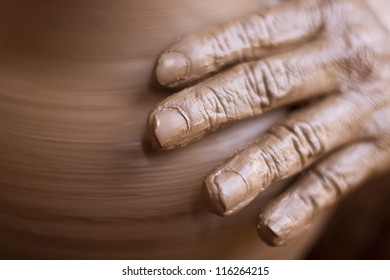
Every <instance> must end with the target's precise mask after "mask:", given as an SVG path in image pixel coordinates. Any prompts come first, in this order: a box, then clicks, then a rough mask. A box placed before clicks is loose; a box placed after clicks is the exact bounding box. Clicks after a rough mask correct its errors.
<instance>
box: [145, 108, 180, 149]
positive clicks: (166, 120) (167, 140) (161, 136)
mask: <svg viewBox="0 0 390 280" xmlns="http://www.w3.org/2000/svg"><path fill="white" fill-rule="evenodd" d="M148 126H149V127H148V138H149V140H150V142H151V143H152V146H153V147H154V148H156V149H159V150H171V149H174V148H176V146H177V143H180V141H181V138H182V137H183V135H184V134H185V132H186V130H187V121H186V119H185V118H184V117H183V115H182V114H181V113H180V112H179V111H178V110H176V109H174V108H162V109H157V110H155V111H153V112H151V113H150V115H149V118H148Z"/></svg>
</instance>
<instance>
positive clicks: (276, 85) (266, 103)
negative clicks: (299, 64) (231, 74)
mask: <svg viewBox="0 0 390 280" xmlns="http://www.w3.org/2000/svg"><path fill="white" fill-rule="evenodd" d="M246 73H247V76H248V79H249V80H250V81H252V83H251V84H253V85H254V86H253V87H252V88H253V90H252V92H253V93H254V94H255V96H256V97H257V98H258V99H259V103H260V106H261V107H262V108H270V107H272V105H273V104H274V102H275V101H277V100H278V99H281V98H283V97H285V96H286V95H287V94H288V93H289V92H290V91H291V89H292V77H291V74H290V70H289V69H288V66H287V65H286V64H285V63H283V61H282V60H279V59H272V60H271V59H268V60H264V61H260V62H256V63H254V64H253V65H251V66H249V67H248V71H247V72H246Z"/></svg>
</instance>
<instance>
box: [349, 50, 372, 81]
mask: <svg viewBox="0 0 390 280" xmlns="http://www.w3.org/2000/svg"><path fill="white" fill-rule="evenodd" d="M377 65H378V62H377V61H376V59H375V55H374V52H373V50H372V49H370V48H367V47H364V48H360V49H358V50H355V51H353V52H351V53H350V54H349V55H348V59H347V62H346V65H345V66H346V71H347V75H348V77H349V79H350V80H352V81H353V80H359V81H362V80H363V81H364V80H369V79H371V78H373V76H374V75H375V73H376V72H377Z"/></svg>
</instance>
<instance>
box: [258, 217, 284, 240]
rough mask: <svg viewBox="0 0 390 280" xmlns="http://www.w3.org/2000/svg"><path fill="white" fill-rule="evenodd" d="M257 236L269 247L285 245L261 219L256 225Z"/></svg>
mask: <svg viewBox="0 0 390 280" xmlns="http://www.w3.org/2000/svg"><path fill="white" fill-rule="evenodd" d="M257 234H258V235H259V237H260V238H261V239H262V240H263V241H264V242H265V243H266V244H267V245H269V246H272V247H278V246H282V245H284V244H286V242H285V240H284V239H283V238H281V237H280V236H279V235H278V233H277V231H276V230H275V229H274V228H273V227H272V225H269V224H267V223H266V222H265V221H263V220H262V218H261V217H260V218H259V222H258V224H257Z"/></svg>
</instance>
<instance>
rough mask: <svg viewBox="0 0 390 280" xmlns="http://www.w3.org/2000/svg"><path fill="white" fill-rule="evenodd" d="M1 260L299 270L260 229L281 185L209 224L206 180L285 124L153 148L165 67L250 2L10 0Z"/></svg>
mask: <svg viewBox="0 0 390 280" xmlns="http://www.w3.org/2000/svg"><path fill="white" fill-rule="evenodd" d="M0 3H1V8H0V61H1V63H0V252H1V253H0V254H1V256H2V257H3V258H125V259H131V258H152V259H156V258H295V257H299V256H301V254H302V252H304V250H306V248H307V246H308V245H310V244H311V242H312V240H313V238H315V236H316V231H315V230H314V229H312V230H311V231H309V232H308V233H305V234H304V235H303V236H302V237H301V238H298V239H297V240H295V241H293V242H291V244H289V245H288V246H285V247H282V248H271V247H268V246H266V245H265V244H264V243H263V242H262V241H261V240H260V239H259V238H258V237H257V234H256V230H255V225H256V219H257V215H258V213H259V211H260V209H261V207H262V206H263V205H264V202H266V201H268V200H269V198H270V197H271V196H273V195H275V194H276V193H278V192H279V191H280V190H281V188H282V186H281V185H279V187H278V186H274V187H273V188H272V189H271V190H269V191H268V192H267V193H266V194H265V195H263V196H262V197H261V198H259V199H258V200H257V201H255V202H254V203H252V205H251V206H250V207H248V208H247V209H245V210H243V211H242V212H241V213H239V214H237V215H234V216H232V217H228V218H220V217H217V216H215V215H213V214H209V213H208V212H207V211H206V209H205V206H204V204H203V202H202V198H201V192H200V185H201V182H202V179H203V177H204V176H205V175H206V174H207V172H208V171H209V170H210V169H211V168H212V167H213V166H215V165H216V164H218V163H219V162H220V161H221V160H222V159H224V158H225V157H227V156H228V155H230V154H231V153H233V152H234V151H235V150H236V149H237V148H238V147H241V146H243V145H246V144H247V143H248V142H249V141H250V140H251V139H253V138H255V137H256V136H259V135H261V134H262V133H263V132H264V131H265V130H266V129H267V128H269V127H270V126H271V125H272V124H273V123H275V122H276V121H277V120H278V119H279V118H280V117H281V116H282V115H283V114H284V113H283V111H279V112H275V113H272V114H268V115H266V116H263V117H261V118H258V119H255V120H251V121H247V122H243V123H241V124H239V125H236V126H234V127H231V128H228V129H225V130H223V131H221V132H218V133H215V134H213V135H212V136H210V137H207V138H206V139H204V140H202V141H200V142H198V143H196V144H193V145H190V146H188V147H186V148H183V149H181V150H178V151H173V152H156V151H153V150H152V149H151V148H150V145H149V143H148V142H147V141H146V140H145V136H144V135H145V122H146V117H147V114H148V112H149V111H150V110H151V108H152V107H153V105H155V104H156V103H157V102H158V101H159V100H161V99H163V98H164V97H165V96H167V95H168V94H170V93H172V91H168V90H164V89H161V88H159V87H157V86H155V85H154V84H153V82H152V79H151V73H152V70H153V66H154V63H155V60H156V58H157V55H158V54H159V53H160V52H161V51H162V50H163V49H164V48H165V47H167V46H168V45H169V43H170V42H172V40H174V39H175V38H176V37H177V36H181V35H184V34H188V33H190V32H194V31H196V30H199V29H201V28H203V27H206V26H209V25H212V24H214V23H217V22H220V21H223V20H226V19H230V18H232V17H235V16H238V15H242V14H245V13H247V12H250V11H253V10H254V9H255V8H257V6H256V5H257V1H251V0H248V1H242V0H231V1H223V0H212V1H210V0H201V1H192V0H186V1H174V0H164V1H162V0H148V1H132V0H127V1H123V0H100V1H96V0H57V1H43V0H40V1H27V0H20V1H14V0H2V1H1V2H0Z"/></svg>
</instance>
